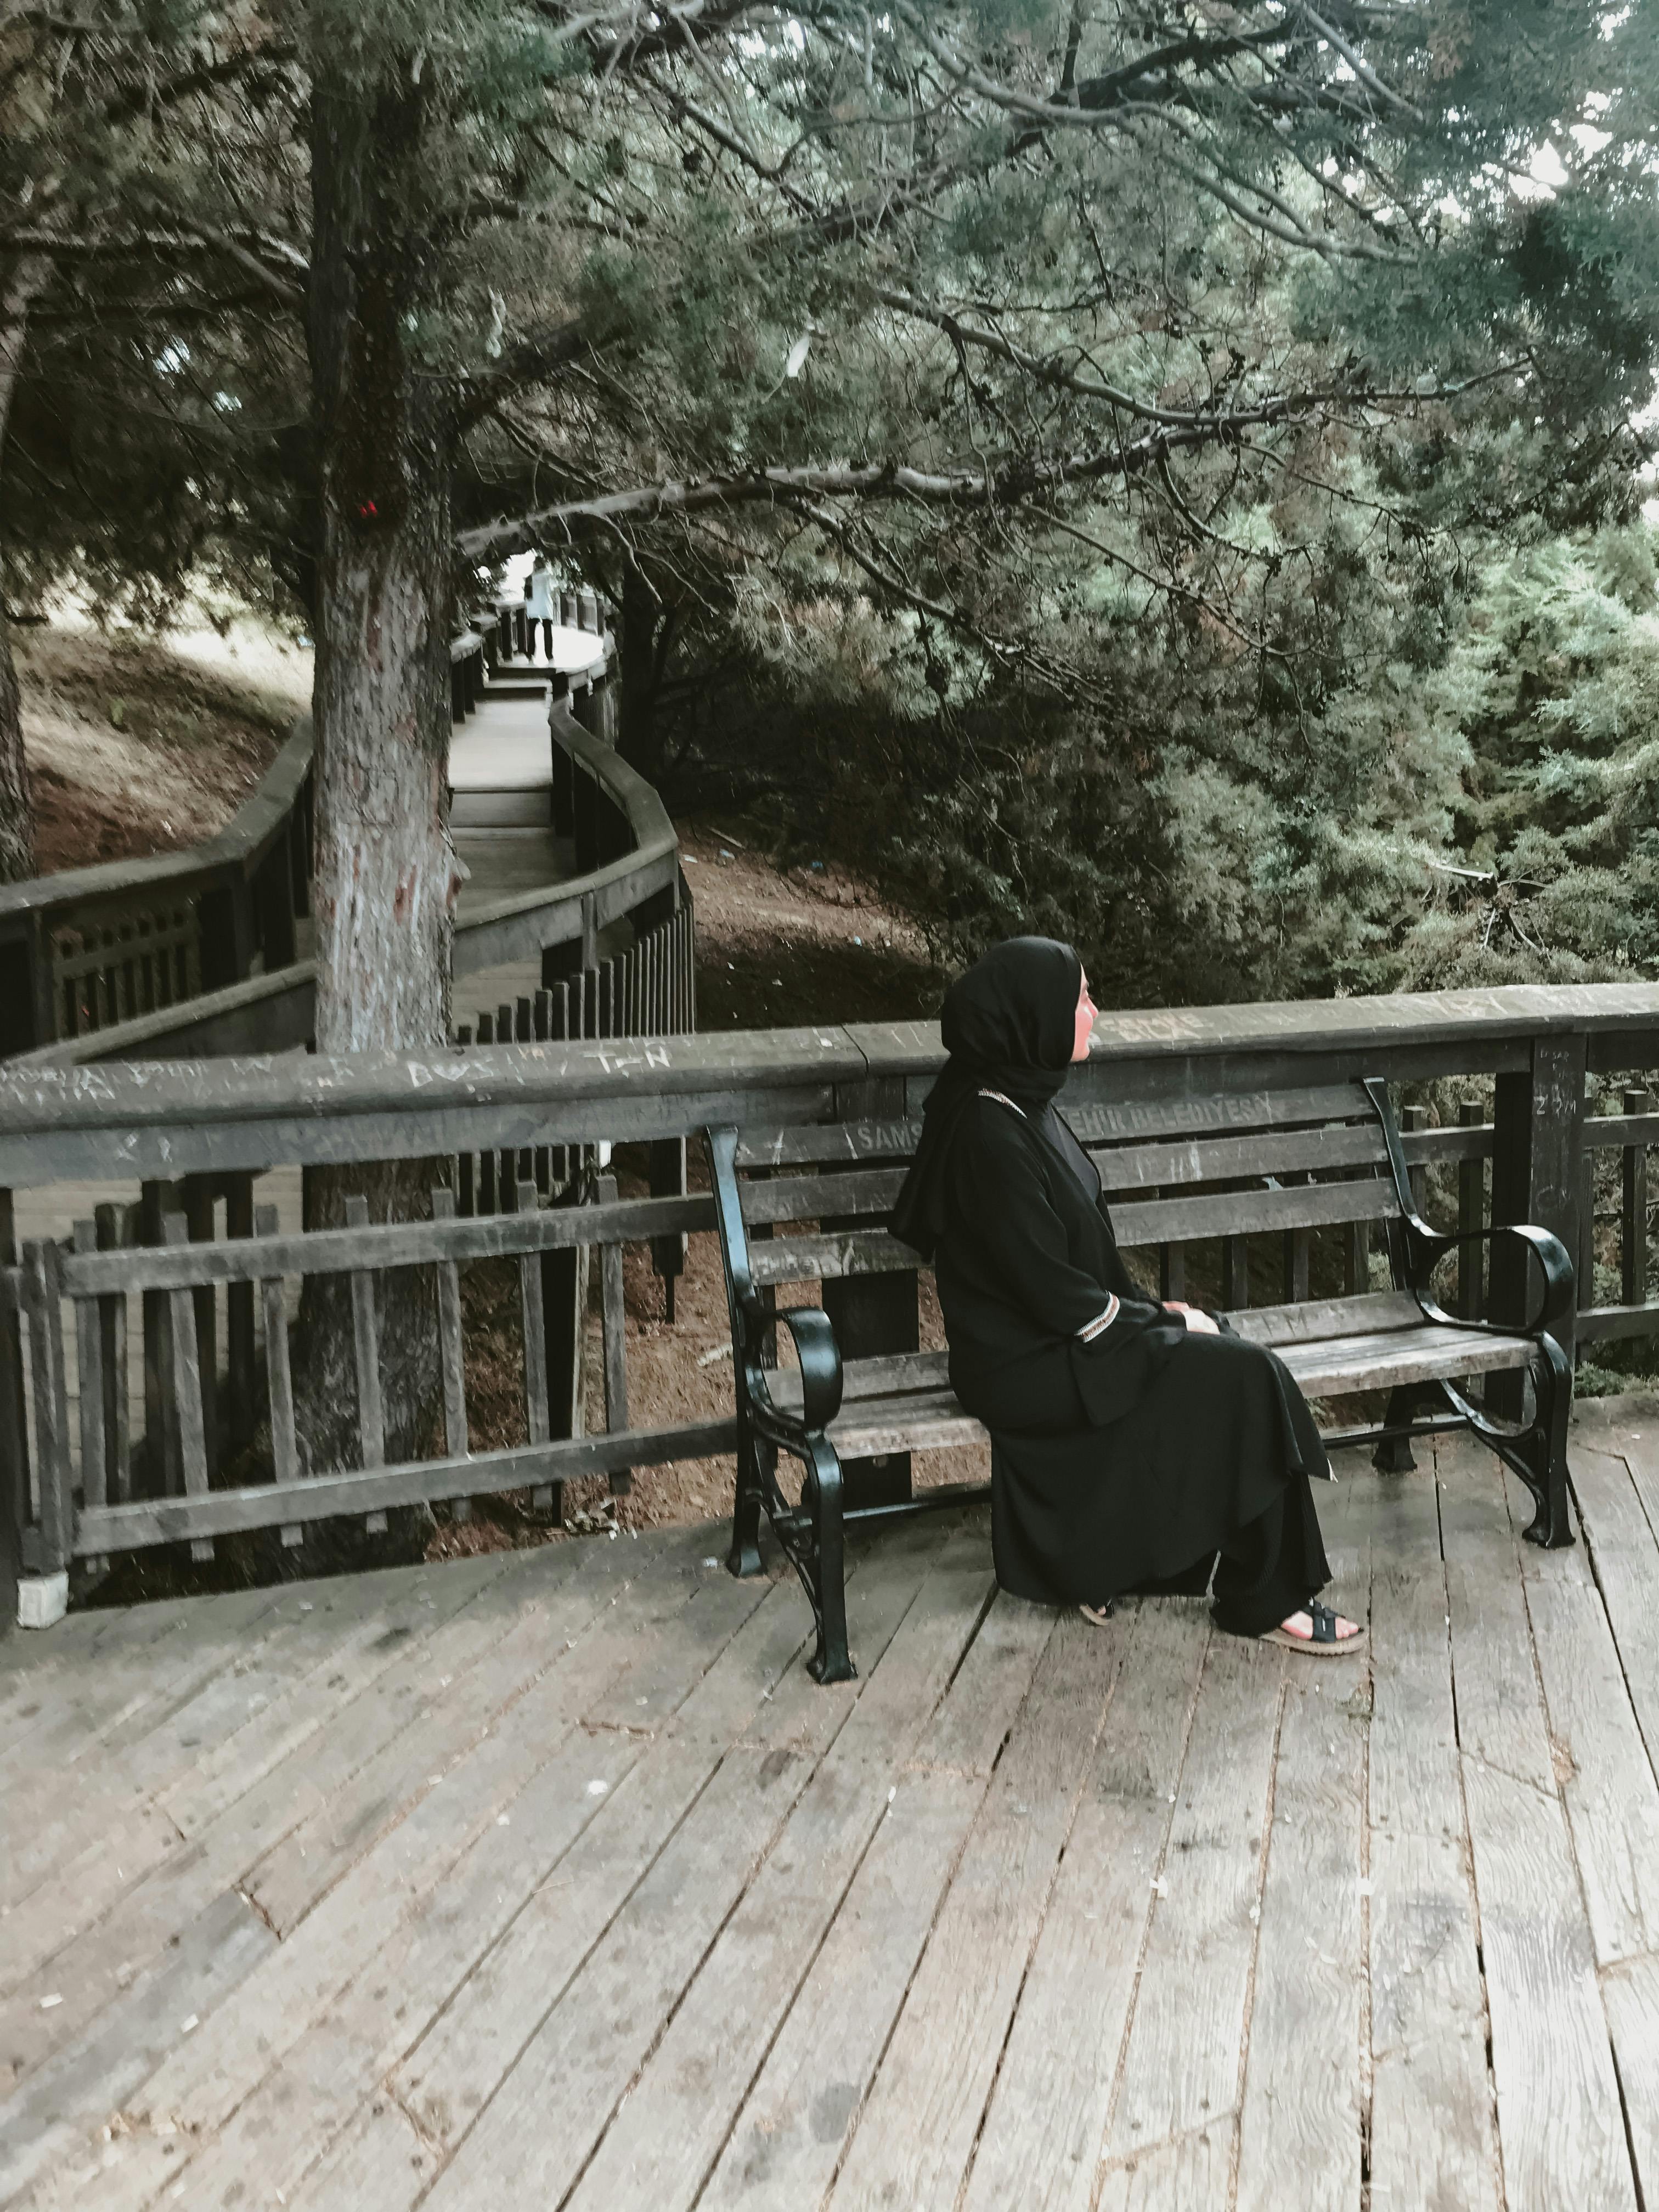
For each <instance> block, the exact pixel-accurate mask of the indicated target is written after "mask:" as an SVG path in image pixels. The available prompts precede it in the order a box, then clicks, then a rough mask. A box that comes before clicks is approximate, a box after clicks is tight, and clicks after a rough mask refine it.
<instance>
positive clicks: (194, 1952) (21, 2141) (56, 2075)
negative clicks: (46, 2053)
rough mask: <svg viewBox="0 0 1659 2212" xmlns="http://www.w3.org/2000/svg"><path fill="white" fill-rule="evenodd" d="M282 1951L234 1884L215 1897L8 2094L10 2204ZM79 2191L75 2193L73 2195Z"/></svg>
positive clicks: (0, 2124)
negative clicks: (71, 2039) (186, 2031)
mask: <svg viewBox="0 0 1659 2212" xmlns="http://www.w3.org/2000/svg"><path fill="white" fill-rule="evenodd" d="M275 1949H276V1937H275V1936H273V1935H272V1934H271V1932H270V1929H268V1928H267V1927H265V1926H264V1923H263V1922H262V1921H261V1920H260V1919H259V1917H258V1914H257V1913H256V1912H254V1911H253V1910H252V1907H251V1906H250V1905H247V1904H246V1902H245V1900H244V1899H241V1898H240V1897H238V1896H237V1894H236V1893H235V1892H234V1890H228V1891H223V1892H222V1893H220V1894H219V1895H218V1896H217V1897H216V1898H214V1899H210V1900H209V1901H208V1902H207V1903H206V1904H205V1905H204V1909H203V1911H202V1912H201V1914H200V1915H199V1916H198V1917H196V1918H194V1919H193V1920H191V1922H190V1923H187V1924H186V1925H185V1926H184V1927H183V1928H181V1929H179V1930H178V1931H177V1936H176V1939H175V1940H174V1941H173V1942H172V1943H170V1944H169V1946H168V1947H167V1948H166V1949H165V1950H163V1951H162V1952H161V1954H160V1955H159V1956H157V1957H155V1959H154V1960H151V1961H149V1962H147V1964H146V1966H144V1968H143V1970H142V1971H140V1972H137V1974H136V1975H134V1976H133V1977H132V1978H131V1980H130V1982H129V1983H128V1985H127V1987H126V1989H125V1991H124V1992H123V1993H122V1994H121V1996H119V1998H118V2001H117V2002H115V2003H113V2004H112V2006H111V2007H110V2008H109V2009H108V2010H107V2011H106V2012H105V2013H104V2014H103V2015H101V2016H100V2018H99V2019H98V2020H97V2021H95V2023H94V2026H93V2027H92V2030H91V2032H90V2033H88V2034H87V2035H86V2036H84V2037H83V2038H82V2039H81V2040H79V2041H78V2042H76V2043H75V2044H73V2045H70V2046H69V2047H68V2048H66V2049H64V2050H62V2051H59V2052H58V2055H57V2057H54V2058H53V2059H52V2061H51V2062H50V2063H46V2064H44V2065H42V2066H40V2067H39V2068H38V2069H35V2070H34V2071H33V2072H32V2073H31V2074H30V2075H28V2078H27V2080H26V2081H24V2083H23V2084H22V2086H21V2088H20V2089H19V2090H17V2091H16V2092H15V2093H13V2094H11V2095H9V2096H8V2097H6V2098H5V2099H4V2100H3V2101H0V2193H3V2195H4V2197H5V2199H6V2201H7V2202H8V2203H10V2202H12V2201H13V2199H14V2197H16V2196H21V2192H23V2191H26V2190H27V2189H28V2188H29V2186H30V2185H31V2184H32V2183H34V2182H39V2181H43V2180H45V2179H47V2178H48V2177H52V2178H54V2179H58V2180H59V2181H61V2180H62V2179H63V2166H64V2161H65V2160H66V2159H68V2158H71V2157H76V2156H78V2157H79V2158H81V2159H82V2160H84V2159H85V2157H86V2155H87V2151H86V2145H87V2139H88V2136H90V2135H93V2134H94V2133H95V2131H96V2128H97V2126H98V2125H99V2124H106V2122H107V2119H108V2117H109V2116H110V2115H111V2114H112V2113H114V2112H118V2111H119V2110H120V2109H121V2106H122V2105H123V2103H124V2102H125V2100H126V2098H127V2097H128V2096H129V2095H130V2094H131V2093H132V2092H133V2091H134V2090H135V2089H136V2088H137V2087H138V2085H139V2084H140V2083H141V2082H142V2081H143V2080H144V2079H145V2077H146V2075H149V2074H152V2073H154V2072H155V2069H156V2068H157V2067H158V2066H159V2065H161V2063H163V2062H164V2060H165V2058H166V2057H167V2052H168V2051H169V2050H170V2049H171V2047H172V2046H173V2044H174V2043H176V2042H177V2040H178V2038H179V2029H180V2024H181V2022H183V2021H185V2020H190V2019H199V2018H200V2017H201V2016H202V2015H203V2013H204V2011H206V2010H208V2009H210V2008H211V2007H212V2006H213V2005H214V2004H216V2003H217V2002H221V2001H222V2000H223V1999H224V1998H225V1997H227V1996H229V1995H230V1994H231V1993H232V1992H233V1991H234V1990H236V1989H237V1988H238V1987H239V1986H240V1984H242V1983H243V1982H244V1981H245V1980H246V1978H247V1977H248V1975H249V1974H251V1973H252V1972H253V1971H254V1970H255V1969H256V1968H257V1967H258V1966H259V1964H260V1963H261V1961H262V1960H265V1959H267V1958H268V1957H269V1956H270V1954H271V1953H272V1952H273V1951H274V1950H275ZM38 2017H40V2015H39V2011H38V2006H37V2018H38ZM157 2148H160V2145H159V2144H158V2145H157ZM76 2193H78V2192H76V2191H71V2192H68V2201H70V2202H73V2201H75V2195H76ZM54 2194H55V2192H54ZM46 2201H48V2202H50V2201H52V2200H51V2199H50V2198H48V2199H47V2200H46ZM60 2201H61V2200H60ZM81 2201H82V2202H83V2203H86V2202H90V2197H89V2196H82V2197H81Z"/></svg>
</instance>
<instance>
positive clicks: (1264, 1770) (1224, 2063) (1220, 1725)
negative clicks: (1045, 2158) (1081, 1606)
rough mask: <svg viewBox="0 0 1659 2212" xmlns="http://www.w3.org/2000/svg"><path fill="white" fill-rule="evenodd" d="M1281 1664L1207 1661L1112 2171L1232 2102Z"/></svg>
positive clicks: (1222, 1645) (1268, 1658)
mask: <svg viewBox="0 0 1659 2212" xmlns="http://www.w3.org/2000/svg"><path fill="white" fill-rule="evenodd" d="M1283 1658H1284V1655H1283V1654H1281V1653H1279V1652H1278V1651H1276V1650H1273V1648H1272V1647H1271V1646H1268V1645H1258V1644H1250V1643H1247V1642H1245V1641H1243V1640H1242V1639H1241V1638H1236V1637H1226V1636H1223V1637H1217V1638H1215V1639H1214V1640H1213V1641H1212V1644H1211V1645H1210V1648H1209V1650H1208V1653H1207V1654H1206V1659H1205V1666H1204V1674H1203V1677H1202V1679H1201V1680H1200V1685H1199V1694H1198V1704H1197V1708H1196V1711H1195V1712H1194V1717H1193V1725H1192V1732H1191V1734H1190V1735H1189V1737H1188V1744H1187V1757H1186V1761H1185V1764H1184V1765H1183V1766H1182V1777H1181V1782H1180V1785H1179V1790H1178V1795H1177V1799H1176V1816H1175V1820H1174V1822H1173V1824H1172V1826H1171V1829H1170V1841H1169V1849H1168V1850H1167V1852H1166V1854H1165V1857H1164V1863H1163V1864H1162V1866H1161V1867H1160V1868H1159V1869H1158V1870H1157V1871H1158V1879H1159V1880H1161V1881H1163V1882H1164V1892H1163V1893H1160V1894H1159V1895H1158V1897H1157V1899H1156V1904H1155V1908H1154V1911H1153V1916H1152V1929H1151V1933H1150V1935H1149V1936H1148V1938H1147V1942H1146V1950H1145V1952H1144V1954H1143V1964H1142V1968H1141V1980H1140V1991H1139V1998H1138V2000H1137V2002H1136V2005H1135V2011H1134V2017H1133V2021H1131V2023H1130V2027H1129V2034H1128V2040H1127V2045H1126V2047H1125V2051H1124V2055H1123V2063H1122V2071H1121V2079H1120V2086H1119V2090H1118V2096H1117V2100H1116V2104H1115V2111H1114V2117H1113V2120H1112V2125H1111V2131H1110V2134H1109V2137H1108V2139H1107V2143H1106V2151H1107V2154H1108V2155H1109V2157H1110V2158H1111V2159H1112V2160H1114V2161H1121V2160H1122V2159H1124V2158H1125V2157H1127V2155H1129V2154H1131V2153H1133V2152H1137V2151H1139V2150H1140V2149H1141V2148H1149V2147H1150V2146H1152V2144H1154V2143H1158V2142H1163V2141H1164V2139H1165V2138H1166V2137H1169V2136H1177V2135H1182V2134H1186V2133H1189V2132H1191V2131H1193V2130H1196V2129H1199V2128H1201V2127H1204V2126H1206V2125H1207V2124H1209V2122H1210V2121H1211V2120H1212V2118H1213V2117H1214V2116H1215V2115H1216V2114H1218V2113H1221V2112H1228V2111H1230V2110H1231V2109H1232V2107H1233V2105H1234V2102H1235V2100H1236V2098H1237V2087H1238V2079H1239V2063H1240V2058H1241V2055H1242V2051H1243V2037H1244V2026H1245V2020H1246V2013H1247V2006H1248V2003H1249V1978H1250V1969H1251V1966H1252V1964H1253V1962H1254V1960H1255V1919H1254V1917H1253V1909H1254V1908H1256V1907H1258V1906H1259V1905H1260V1903H1261V1862H1262V1855H1263V1844H1264V1843H1265V1840H1266V1832H1267V1808H1268V1803H1269V1793H1270V1790H1271V1784H1272V1771H1273V1748H1274V1744H1275V1741H1276V1739H1277V1735H1278V1728H1279V1706H1280V1703H1281V1699H1282V1695H1283V1689H1284V1665H1283V1664H1281V1661H1282V1660H1283ZM1286 1663H1288V1662H1286ZM1194 1990H1203V1991H1204V1993H1205V2002H1204V2004H1203V2006H1202V2007H1201V2008H1197V2009H1196V2011H1195V2009H1194V2006H1193V2003H1192V1992H1193V1991H1194Z"/></svg>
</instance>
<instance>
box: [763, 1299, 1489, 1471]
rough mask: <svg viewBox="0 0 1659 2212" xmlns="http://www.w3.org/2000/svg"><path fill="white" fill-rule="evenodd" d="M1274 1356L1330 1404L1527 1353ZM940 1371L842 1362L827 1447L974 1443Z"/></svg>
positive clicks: (923, 1357) (1409, 1342)
mask: <svg viewBox="0 0 1659 2212" xmlns="http://www.w3.org/2000/svg"><path fill="white" fill-rule="evenodd" d="M1279 1356H1280V1357H1281V1358H1283V1360H1284V1362H1285V1365H1286V1366H1287V1367H1288V1368H1289V1369H1290V1370H1291V1374H1293V1375H1294V1376H1296V1378H1297V1382H1298V1383H1301V1384H1302V1386H1303V1388H1304V1389H1305V1390H1306V1391H1307V1393H1308V1395H1310V1397H1332V1398H1335V1397H1345V1396H1347V1395H1350V1394H1351V1393H1352V1392H1353V1391H1356V1390H1383V1389H1395V1388H1396V1387H1397V1386H1398V1385H1400V1384H1401V1383H1420V1382H1425V1381H1427V1380H1429V1379H1430V1378H1431V1376H1442V1375H1445V1374H1448V1373H1451V1372H1455V1373H1457V1374H1461V1375H1479V1374H1491V1373H1494V1372H1497V1371H1499V1370H1505V1369H1514V1368H1521V1367H1524V1366H1526V1365H1527V1364H1528V1360H1529V1359H1530V1358H1531V1356H1532V1346H1530V1344H1529V1343H1528V1341H1527V1340H1526V1339H1525V1338H1524V1337H1510V1336H1495V1335H1494V1336H1487V1335H1484V1334H1477V1333H1475V1332H1474V1331H1473V1330H1463V1329H1453V1328H1441V1327H1438V1326H1436V1325H1433V1324H1430V1323H1422V1324H1421V1325H1420V1326H1419V1328H1416V1329H1413V1330H1405V1329H1400V1328H1390V1329H1385V1330H1382V1331H1378V1332H1375V1333H1372V1334H1368V1335H1362V1336H1350V1337H1338V1338H1333V1339H1329V1340H1325V1341H1322V1342H1318V1343H1313V1344H1307V1343H1304V1344H1287V1345H1285V1346H1283V1347H1281V1348H1280V1354H1279ZM945 1361H946V1354H945V1353H944V1352H908V1353H904V1354H901V1355H898V1356H897V1357H896V1358H886V1359H869V1360H852V1361H849V1362H848V1367H847V1374H846V1380H847V1385H848V1395H847V1398H846V1400H845V1401H844V1402H843V1405H842V1411H841V1413H839V1414H838V1415H837V1416H836V1419H835V1420H833V1421H832V1422H831V1423H830V1424H829V1437H830V1441H831V1442H832V1443H834V1444H835V1445H836V1449H838V1450H839V1451H841V1452H842V1453H844V1454H845V1455H847V1456H848V1457H849V1458H866V1457H868V1456H870V1455H872V1454H874V1453H877V1452H883V1451H927V1450H937V1449H942V1448H944V1447H946V1446H949V1445H952V1444H962V1443H981V1442H983V1441H984V1440H985V1438H986V1436H987V1431H986V1430H985V1429H984V1428H983V1427H982V1426H981V1424H980V1423H979V1422H978V1421H976V1420H975V1419H974V1418H973V1416H972V1415H971V1414H969V1413H965V1412H964V1411H963V1408H962V1407H961V1406H960V1405H959V1404H958V1403H957V1399H956V1396H955V1395H954V1393H953V1392H952V1391H951V1389H950V1388H949V1386H948V1384H947V1383H945ZM769 1383H770V1386H771V1391H772V1396H773V1400H774V1401H775V1404H776V1405H777V1406H778V1407H779V1409H780V1411H782V1412H787V1413H796V1414H799V1411H800V1383H799V1377H798V1376H796V1375H795V1374H793V1372H791V1371H790V1370H782V1371H780V1372H779V1373H777V1374H775V1375H774V1376H770V1377H769Z"/></svg>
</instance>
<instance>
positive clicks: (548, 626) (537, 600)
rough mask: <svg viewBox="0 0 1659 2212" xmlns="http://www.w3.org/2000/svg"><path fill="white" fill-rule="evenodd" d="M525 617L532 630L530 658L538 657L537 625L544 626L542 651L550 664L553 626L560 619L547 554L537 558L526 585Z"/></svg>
mask: <svg viewBox="0 0 1659 2212" xmlns="http://www.w3.org/2000/svg"><path fill="white" fill-rule="evenodd" d="M525 615H526V620H527V623H528V625H529V630H530V657H531V659H532V660H533V659H535V657H536V625H537V623H540V624H541V626H542V651H543V654H544V658H545V659H547V660H548V661H549V662H551V660H552V659H553V625H554V623H555V622H556V620H557V619H558V609H557V602H556V600H555V599H554V597H553V571H552V570H551V569H550V568H549V567H548V565H547V556H546V554H545V553H538V555H537V556H536V560H535V565H534V566H533V567H532V569H531V571H530V574H529V577H528V579H527V580H526V584H525Z"/></svg>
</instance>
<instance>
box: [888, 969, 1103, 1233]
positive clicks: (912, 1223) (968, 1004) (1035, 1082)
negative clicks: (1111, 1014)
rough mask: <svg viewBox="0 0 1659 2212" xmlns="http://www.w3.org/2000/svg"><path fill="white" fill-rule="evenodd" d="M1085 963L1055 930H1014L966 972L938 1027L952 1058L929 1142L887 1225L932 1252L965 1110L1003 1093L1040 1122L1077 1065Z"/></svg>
mask: <svg viewBox="0 0 1659 2212" xmlns="http://www.w3.org/2000/svg"><path fill="white" fill-rule="evenodd" d="M1082 985H1083V963H1082V962H1081V960H1079V957H1078V956H1077V954H1076V953H1075V952H1073V950H1072V948H1071V946H1070V945H1061V944H1060V942H1059V941H1058V939H1054V938H1052V937H1011V938H1009V939H1007V941H1006V943H1005V944H1002V945H997V946H995V947H994V949H993V950H992V951H989V952H987V954H986V956H985V957H984V958H983V959H982V960H981V961H978V962H976V963H975V965H974V966H973V967H971V968H970V969H969V970H968V972H967V974H966V975H958V976H957V980H956V981H955V982H954V983H952V984H951V987H950V989H949V990H948V991H947V992H946V993H945V1005H944V1007H943V1009H942V1010H941V1012H940V1017H939V1027H940V1030H941V1032H942V1033H943V1036H944V1038H945V1050H946V1051H947V1052H948V1053H949V1054H950V1055H951V1057H950V1058H949V1059H948V1060H946V1061H945V1066H944V1069H943V1071H942V1072H941V1073H940V1075H939V1080H938V1082H937V1083H935V1084H934V1085H933V1089H932V1091H929V1092H928V1094H927V1106H926V1107H925V1109H923V1117H922V1127H921V1143H920V1144H919V1145H918V1146H916V1156H915V1159H914V1160H913V1161H912V1162H911V1164H910V1172H909V1174H908V1176H906V1177H905V1178H904V1187H903V1188H902V1190H901V1191H900V1192H899V1194H898V1202H897V1204H896V1206H894V1208H893V1212H892V1215H891V1218H890V1221H889V1224H888V1225H889V1227H890V1229H891V1231H892V1232H893V1234H894V1236H895V1237H898V1238H899V1239H900V1241H901V1242H902V1243H906V1244H908V1245H910V1246H911V1247H912V1248H913V1249H915V1250H916V1251H918V1252H920V1253H921V1255H922V1257H923V1258H924V1259H928V1260H930V1259H932V1257H933V1247H934V1246H935V1245H936V1244H937V1243H938V1242H939V1237H940V1235H941V1234H942V1233H943V1231H944V1228H945V1164H946V1162H947V1160H948V1159H949V1157H950V1152H951V1139H952V1137H954V1135H955V1134H956V1130H957V1122H958V1121H960V1120H961V1118H962V1115H963V1109H964V1108H965V1107H966V1106H967V1104H968V1102H969V1099H970V1098H972V1097H974V1096H975V1093H976V1092H977V1091H1000V1092H1001V1093H1002V1095H1003V1097H1005V1098H1011V1099H1012V1101H1013V1103H1014V1104H1015V1105H1016V1106H1018V1108H1019V1109H1020V1110H1021V1111H1022V1112H1023V1113H1024V1114H1027V1115H1030V1117H1031V1118H1032V1119H1033V1120H1035V1119H1036V1117H1037V1116H1038V1115H1041V1114H1042V1112H1043V1110H1044V1109H1045V1108H1047V1107H1048V1104H1049V1103H1050V1102H1051V1101H1052V1100H1053V1098H1054V1094H1055V1092H1056V1091H1058V1090H1059V1089H1060V1085H1061V1084H1062V1083H1064V1082H1065V1080H1066V1076H1067V1074H1068V1073H1070V1070H1071V1065H1072V1041H1073V1036H1074V1035H1075V1033H1076V1032H1075V1027H1074V1024H1075V1021H1076V1017H1077V1000H1078V993H1079V990H1080V989H1081V988H1082Z"/></svg>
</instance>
